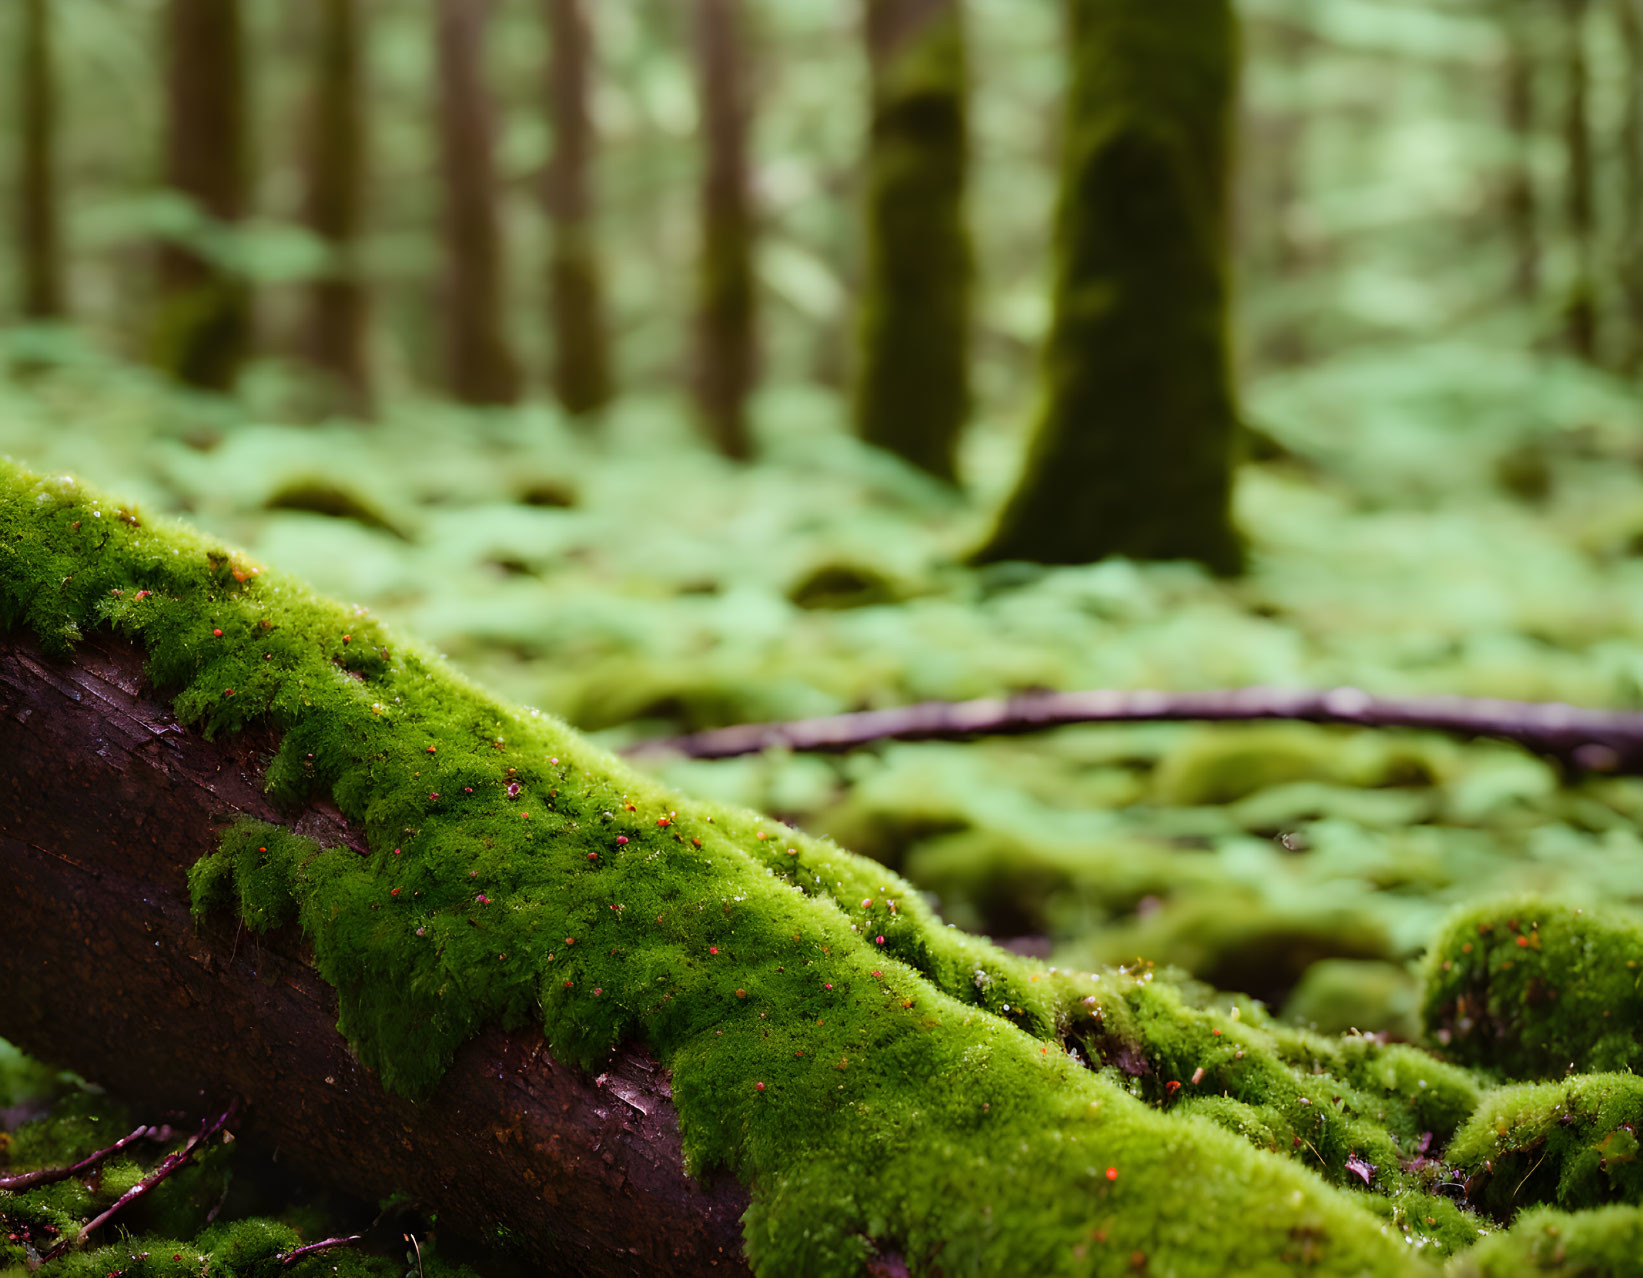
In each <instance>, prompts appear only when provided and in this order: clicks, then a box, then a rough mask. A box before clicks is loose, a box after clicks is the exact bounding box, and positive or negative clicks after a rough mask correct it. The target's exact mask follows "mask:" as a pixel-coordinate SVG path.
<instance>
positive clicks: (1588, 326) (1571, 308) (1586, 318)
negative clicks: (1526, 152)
mask: <svg viewBox="0 0 1643 1278" xmlns="http://www.w3.org/2000/svg"><path fill="white" fill-rule="evenodd" d="M1562 6H1563V150H1564V163H1565V165H1566V172H1565V177H1564V188H1563V201H1564V203H1563V209H1564V217H1565V219H1566V221H1567V223H1568V231H1569V240H1570V243H1571V247H1572V250H1573V254H1574V272H1573V275H1572V277H1571V279H1570V280H1569V294H1568V300H1567V302H1566V303H1565V308H1564V332H1565V336H1566V339H1567V341H1568V344H1569V349H1570V350H1571V351H1573V352H1574V354H1576V355H1578V356H1580V358H1581V359H1584V360H1588V361H1595V360H1596V359H1597V353H1598V352H1597V348H1598V331H1597V328H1598V325H1597V275H1596V266H1595V263H1594V261H1593V254H1594V253H1595V251H1596V246H1595V243H1594V241H1595V239H1596V235H1597V193H1596V174H1595V173H1594V171H1593V168H1592V121H1591V115H1590V105H1589V103H1590V98H1591V68H1590V66H1589V64H1588V60H1587V57H1586V17H1587V12H1588V8H1589V5H1588V3H1587V0H1562Z"/></svg>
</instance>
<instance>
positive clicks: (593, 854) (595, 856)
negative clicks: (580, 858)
mask: <svg viewBox="0 0 1643 1278" xmlns="http://www.w3.org/2000/svg"><path fill="white" fill-rule="evenodd" d="M598 859H599V854H598V853H597V852H589V853H588V860H590V861H597V860H598Z"/></svg>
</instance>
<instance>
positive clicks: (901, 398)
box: [855, 0, 970, 481]
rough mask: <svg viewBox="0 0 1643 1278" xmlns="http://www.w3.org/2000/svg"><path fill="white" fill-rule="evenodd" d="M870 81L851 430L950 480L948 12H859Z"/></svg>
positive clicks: (919, 5) (953, 290)
mask: <svg viewBox="0 0 1643 1278" xmlns="http://www.w3.org/2000/svg"><path fill="white" fill-rule="evenodd" d="M866 28H867V50H868V55H869V60H870V62H871V65H872V72H873V116H872V131H871V134H870V137H869V142H868V152H867V207H866V214H867V217H866V221H867V228H866V240H867V273H866V280H865V282H864V284H863V300H862V310H861V319H860V334H859V341H860V360H861V366H860V372H859V380H858V382H857V385H856V405H855V408H856V428H857V430H858V431H859V433H860V434H861V437H862V438H863V439H865V440H866V441H867V442H868V443H870V444H877V445H878V446H879V447H881V448H886V449H889V450H890V451H891V452H893V453H896V454H898V455H900V456H901V457H904V458H906V459H907V460H908V461H910V462H912V463H913V464H914V465H915V466H918V467H920V468H922V469H924V470H926V471H928V472H929V473H930V474H932V475H935V476H936V477H937V478H939V479H945V480H948V481H953V480H956V479H957V477H958V459H957V450H958V439H959V433H960V431H961V430H962V429H963V426H964V419H965V416H966V415H967V413H968V411H969V399H970V396H969V375H968V359H967V350H966V347H967V337H968V331H969V295H970V239H969V233H968V230H967V228H966V226H965V220H964V186H965V168H966V153H967V149H968V148H967V139H966V128H965V95H966V76H965V57H964V28H963V17H962V13H961V11H960V7H959V0H867V10H866Z"/></svg>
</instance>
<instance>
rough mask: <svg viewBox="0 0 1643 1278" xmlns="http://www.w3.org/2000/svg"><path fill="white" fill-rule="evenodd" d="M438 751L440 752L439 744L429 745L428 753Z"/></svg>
mask: <svg viewBox="0 0 1643 1278" xmlns="http://www.w3.org/2000/svg"><path fill="white" fill-rule="evenodd" d="M438 752H439V747H438V746H429V747H428V753H429V754H437V753H438Z"/></svg>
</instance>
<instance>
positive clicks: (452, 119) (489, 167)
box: [437, 0, 519, 404]
mask: <svg viewBox="0 0 1643 1278" xmlns="http://www.w3.org/2000/svg"><path fill="white" fill-rule="evenodd" d="M489 11H490V3H489V0H439V5H438V19H439V21H438V40H437V44H438V50H439V153H440V173H441V178H442V180H443V183H444V187H445V216H444V232H445V291H444V324H445V335H446V358H447V369H446V375H447V378H448V381H449V387H450V391H451V394H452V395H454V396H455V397H456V398H457V399H459V400H461V401H462V402H463V403H467V404H511V403H513V402H514V401H515V400H517V399H518V398H519V366H518V364H517V363H516V362H515V361H514V356H513V351H512V349H511V348H510V346H509V345H508V339H507V334H506V329H505V326H504V323H503V286H502V232H501V228H500V225H499V216H498V213H497V207H496V173H495V170H494V167H493V163H492V158H491V146H492V136H493V133H494V125H493V121H492V118H491V106H490V102H489V99H488V98H487V96H486V93H485V81H484V71H483V63H484V34H485V21H486V18H487V17H488V16H489Z"/></svg>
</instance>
